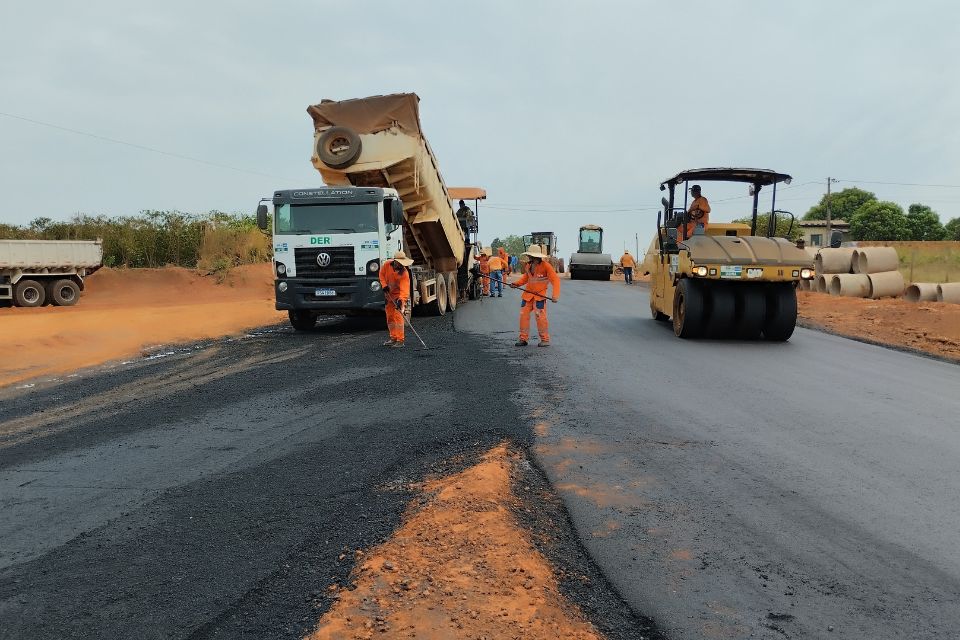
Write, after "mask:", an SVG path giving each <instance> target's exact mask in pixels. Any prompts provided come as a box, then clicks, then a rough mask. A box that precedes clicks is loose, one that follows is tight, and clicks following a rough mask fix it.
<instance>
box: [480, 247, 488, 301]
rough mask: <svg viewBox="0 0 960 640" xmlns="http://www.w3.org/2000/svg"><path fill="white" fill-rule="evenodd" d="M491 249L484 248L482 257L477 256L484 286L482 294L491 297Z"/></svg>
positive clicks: (481, 250) (481, 252)
mask: <svg viewBox="0 0 960 640" xmlns="http://www.w3.org/2000/svg"><path fill="white" fill-rule="evenodd" d="M489 261H490V249H489V248H487V247H484V248H483V249H480V255H479V256H477V262H478V263H479V264H480V282H481V283H482V284H483V289H482V291H481V293H483V295H485V296H486V295H490V264H489Z"/></svg>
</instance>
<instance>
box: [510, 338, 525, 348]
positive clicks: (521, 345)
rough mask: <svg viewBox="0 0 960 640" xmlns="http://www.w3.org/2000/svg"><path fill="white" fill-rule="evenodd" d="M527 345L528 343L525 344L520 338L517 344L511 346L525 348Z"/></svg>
mask: <svg viewBox="0 0 960 640" xmlns="http://www.w3.org/2000/svg"><path fill="white" fill-rule="evenodd" d="M527 344H528V343H527V341H526V340H524V339H523V338H520V339H519V340H517V344H515V345H513V346H515V347H525V346H527Z"/></svg>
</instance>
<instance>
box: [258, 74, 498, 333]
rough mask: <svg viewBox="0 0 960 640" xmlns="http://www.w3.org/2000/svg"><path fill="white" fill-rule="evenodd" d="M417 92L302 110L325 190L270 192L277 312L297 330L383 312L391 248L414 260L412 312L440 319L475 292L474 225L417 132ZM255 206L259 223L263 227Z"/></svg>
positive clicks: (262, 212)
mask: <svg viewBox="0 0 960 640" xmlns="http://www.w3.org/2000/svg"><path fill="white" fill-rule="evenodd" d="M419 100H420V99H419V98H418V97H417V95H416V94H413V93H404V94H394V95H385V96H373V97H369V98H360V99H355V100H343V101H339V102H335V101H332V100H323V101H321V102H320V103H319V104H315V105H312V106H310V107H308V108H307V113H308V114H309V115H310V117H311V118H312V121H313V129H314V136H313V156H312V158H311V161H312V163H313V166H314V167H315V168H316V169H317V171H319V172H320V175H321V177H322V178H323V182H324V183H325V184H326V185H327V186H324V187H310V188H304V189H289V190H281V191H276V192H274V194H273V197H272V199H270V201H271V202H272V205H273V251H274V268H275V294H276V308H277V309H278V310H285V311H287V312H288V315H289V318H290V323H291V324H292V325H293V327H294V328H295V329H297V330H307V329H310V328H312V327H313V326H314V325H315V324H316V319H317V317H318V316H320V315H322V314H347V315H356V314H363V313H370V312H382V310H383V306H384V296H383V292H382V291H381V290H380V281H379V269H380V266H381V265H382V264H383V262H384V261H385V260H387V259H389V258H391V257H392V256H393V254H394V252H396V251H398V250H402V251H404V252H405V253H406V254H407V256H408V257H410V258H412V259H413V261H414V264H413V266H412V267H411V268H410V274H411V280H412V281H411V287H410V291H411V303H412V304H411V305H410V306H411V308H412V309H413V310H419V311H423V312H426V313H432V314H436V315H444V314H445V313H446V312H447V311H448V310H450V311H453V310H455V309H456V307H457V304H458V303H459V302H461V301H462V300H464V299H466V298H467V297H468V296H469V295H470V293H471V292H473V291H475V290H479V288H478V287H477V282H476V281H477V280H478V279H479V274H478V270H477V269H474V268H473V267H474V252H473V250H472V247H473V244H474V243H473V241H472V240H471V238H470V235H471V232H472V233H474V234H475V233H476V230H477V227H476V220H475V219H473V220H469V219H468V220H463V221H461V220H458V217H457V215H456V213H455V212H454V210H453V207H452V206H451V203H450V195H449V192H448V189H447V186H446V184H445V183H444V180H443V176H442V175H441V173H440V167H439V163H438V162H437V158H436V156H435V155H434V153H433V151H432V149H431V148H430V145H429V143H428V142H427V139H426V138H425V137H424V135H423V131H422V129H421V125H420V114H419ZM265 202H266V199H264V200H261V204H260V206H258V208H257V218H258V224H259V225H260V227H261V228H263V229H266V228H267V227H269V216H270V211H269V209H268V207H267V205H266V204H265Z"/></svg>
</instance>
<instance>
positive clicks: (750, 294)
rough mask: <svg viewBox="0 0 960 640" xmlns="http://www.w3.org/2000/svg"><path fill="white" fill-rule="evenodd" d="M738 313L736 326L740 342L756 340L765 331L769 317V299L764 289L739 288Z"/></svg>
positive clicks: (735, 321) (753, 287) (752, 287)
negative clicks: (764, 327)
mask: <svg viewBox="0 0 960 640" xmlns="http://www.w3.org/2000/svg"><path fill="white" fill-rule="evenodd" d="M737 289H738V290H739V291H737V313H736V319H735V320H734V326H735V327H736V330H737V334H736V335H737V338H739V339H740V340H756V339H758V338H759V337H760V332H761V331H763V322H764V320H765V319H766V315H767V299H766V296H765V295H764V290H763V288H762V287H758V286H753V285H746V286H740V287H737Z"/></svg>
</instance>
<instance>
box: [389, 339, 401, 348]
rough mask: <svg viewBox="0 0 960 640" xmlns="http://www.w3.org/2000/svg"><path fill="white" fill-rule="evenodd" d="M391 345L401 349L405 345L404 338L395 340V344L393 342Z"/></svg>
mask: <svg viewBox="0 0 960 640" xmlns="http://www.w3.org/2000/svg"><path fill="white" fill-rule="evenodd" d="M390 346H391V347H393V348H394V349H399V348H400V347H402V346H403V341H402V340H395V341H394V342H393V344H391V345H390Z"/></svg>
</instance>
